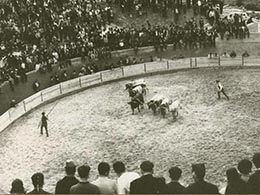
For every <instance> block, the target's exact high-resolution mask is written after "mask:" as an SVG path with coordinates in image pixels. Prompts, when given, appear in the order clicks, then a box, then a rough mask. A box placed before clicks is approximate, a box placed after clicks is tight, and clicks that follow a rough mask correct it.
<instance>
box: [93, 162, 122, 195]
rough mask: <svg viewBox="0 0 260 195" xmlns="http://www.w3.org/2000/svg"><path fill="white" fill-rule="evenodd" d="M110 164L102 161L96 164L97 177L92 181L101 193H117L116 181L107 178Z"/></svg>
mask: <svg viewBox="0 0 260 195" xmlns="http://www.w3.org/2000/svg"><path fill="white" fill-rule="evenodd" d="M109 172H110V166H109V164H108V163H105V162H102V163H100V164H99V165H98V173H99V178H98V179H97V180H95V181H93V182H92V184H94V185H96V186H97V187H98V188H99V190H100V193H101V194H117V186H116V182H115V181H114V180H112V179H109V178H108V176H109Z"/></svg>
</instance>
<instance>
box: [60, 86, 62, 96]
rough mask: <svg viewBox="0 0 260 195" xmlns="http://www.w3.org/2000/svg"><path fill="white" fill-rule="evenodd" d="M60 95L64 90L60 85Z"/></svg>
mask: <svg viewBox="0 0 260 195" xmlns="http://www.w3.org/2000/svg"><path fill="white" fill-rule="evenodd" d="M60 94H62V88H61V84H60Z"/></svg>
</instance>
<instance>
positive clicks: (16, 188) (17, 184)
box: [10, 179, 26, 194]
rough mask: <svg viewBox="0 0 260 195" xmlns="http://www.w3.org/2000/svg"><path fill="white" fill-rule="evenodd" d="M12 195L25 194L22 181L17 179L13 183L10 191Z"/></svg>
mask: <svg viewBox="0 0 260 195" xmlns="http://www.w3.org/2000/svg"><path fill="white" fill-rule="evenodd" d="M10 193H11V194H25V193H26V192H25V190H24V187H23V182H22V180H20V179H15V180H14V181H13V182H12V188H11V191H10Z"/></svg>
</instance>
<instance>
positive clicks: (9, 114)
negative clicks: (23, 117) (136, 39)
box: [8, 109, 12, 122]
mask: <svg viewBox="0 0 260 195" xmlns="http://www.w3.org/2000/svg"><path fill="white" fill-rule="evenodd" d="M8 116H9V120H10V121H11V122H12V118H11V113H10V109H9V110H8Z"/></svg>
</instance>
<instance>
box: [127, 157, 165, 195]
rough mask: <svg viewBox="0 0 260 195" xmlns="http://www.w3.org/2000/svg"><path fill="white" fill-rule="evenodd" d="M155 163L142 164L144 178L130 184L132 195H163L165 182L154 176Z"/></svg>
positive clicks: (145, 162) (146, 162)
mask: <svg viewBox="0 0 260 195" xmlns="http://www.w3.org/2000/svg"><path fill="white" fill-rule="evenodd" d="M153 167H154V165H153V163H152V162H150V161H144V162H142V164H141V166H140V168H141V172H142V176H141V177H140V178H138V179H136V180H134V181H132V182H131V184H130V194H161V193H162V192H163V189H165V180H164V179H163V178H155V177H154V176H153Z"/></svg>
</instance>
